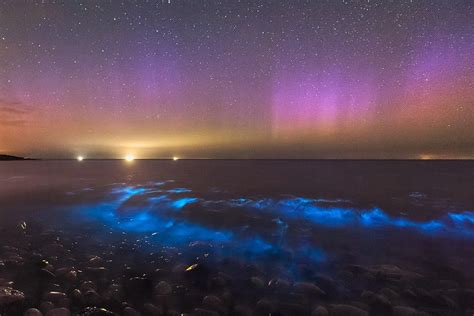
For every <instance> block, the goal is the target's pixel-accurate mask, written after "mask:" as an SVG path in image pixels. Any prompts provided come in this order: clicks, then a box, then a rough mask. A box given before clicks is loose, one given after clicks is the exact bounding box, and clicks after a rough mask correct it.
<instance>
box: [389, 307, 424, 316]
mask: <svg viewBox="0 0 474 316" xmlns="http://www.w3.org/2000/svg"><path fill="white" fill-rule="evenodd" d="M423 314H424V313H421V312H419V311H418V310H416V309H414V308H412V307H408V306H395V307H394V308H393V313H392V315H393V316H422V315H423Z"/></svg>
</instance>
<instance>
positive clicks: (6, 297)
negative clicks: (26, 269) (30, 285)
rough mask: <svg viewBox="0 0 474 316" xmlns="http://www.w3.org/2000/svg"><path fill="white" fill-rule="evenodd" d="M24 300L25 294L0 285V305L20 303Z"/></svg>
mask: <svg viewBox="0 0 474 316" xmlns="http://www.w3.org/2000/svg"><path fill="white" fill-rule="evenodd" d="M24 300H25V294H24V293H23V292H21V291H18V290H15V289H13V288H11V287H5V286H2V287H0V306H5V305H9V304H13V303H21V302H23V301H24Z"/></svg>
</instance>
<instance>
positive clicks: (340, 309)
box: [330, 304, 369, 316]
mask: <svg viewBox="0 0 474 316" xmlns="http://www.w3.org/2000/svg"><path fill="white" fill-rule="evenodd" d="M330 311H331V312H330V315H331V316H368V315H369V313H368V312H366V311H364V310H362V309H360V308H357V307H354V306H351V305H344V304H339V305H333V306H332V307H331V309H330Z"/></svg>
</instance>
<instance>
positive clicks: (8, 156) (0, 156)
mask: <svg viewBox="0 0 474 316" xmlns="http://www.w3.org/2000/svg"><path fill="white" fill-rule="evenodd" d="M0 160H29V159H27V158H23V157H18V156H11V155H0Z"/></svg>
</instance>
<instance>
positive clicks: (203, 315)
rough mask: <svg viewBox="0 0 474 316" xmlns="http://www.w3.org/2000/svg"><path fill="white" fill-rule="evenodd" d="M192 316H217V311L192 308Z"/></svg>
mask: <svg viewBox="0 0 474 316" xmlns="http://www.w3.org/2000/svg"><path fill="white" fill-rule="evenodd" d="M193 315H194V316H219V313H217V312H214V311H210V310H207V309H204V308H196V309H194V313H193Z"/></svg>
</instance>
